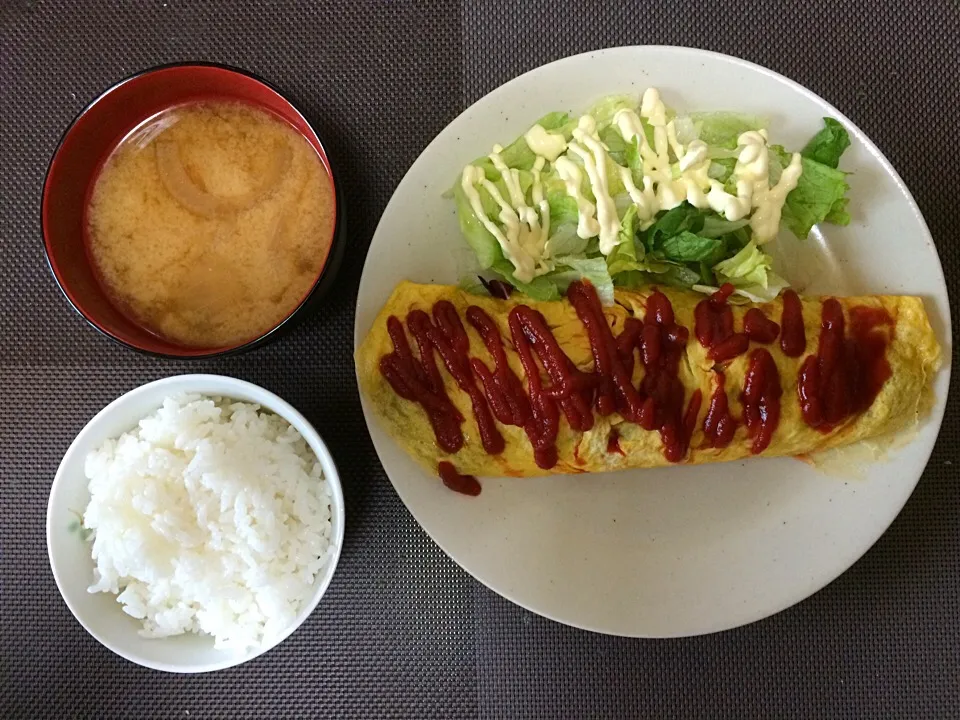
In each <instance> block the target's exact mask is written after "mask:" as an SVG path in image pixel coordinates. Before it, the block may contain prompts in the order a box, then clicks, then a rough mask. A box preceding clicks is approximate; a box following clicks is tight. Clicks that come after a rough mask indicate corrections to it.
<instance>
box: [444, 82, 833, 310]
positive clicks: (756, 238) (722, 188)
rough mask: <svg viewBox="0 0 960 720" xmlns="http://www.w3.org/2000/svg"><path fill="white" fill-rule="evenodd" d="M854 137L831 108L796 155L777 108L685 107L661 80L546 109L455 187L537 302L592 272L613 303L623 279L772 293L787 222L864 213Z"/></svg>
mask: <svg viewBox="0 0 960 720" xmlns="http://www.w3.org/2000/svg"><path fill="white" fill-rule="evenodd" d="M849 144H850V140H849V137H848V135H847V132H846V130H845V129H844V128H843V126H842V125H841V124H840V123H839V122H837V121H836V120H834V119H832V118H824V127H823V128H822V129H821V130H820V131H819V132H818V133H816V135H814V136H813V138H812V139H811V140H810V141H809V142H808V143H807V145H806V146H805V147H804V148H803V149H802V150H801V151H799V152H790V151H788V150H786V149H785V148H783V147H782V146H780V145H773V144H770V143H769V141H768V135H767V122H766V121H765V119H764V118H761V117H757V116H753V115H744V114H737V113H730V112H715V113H690V114H688V115H677V114H676V113H675V112H673V111H671V110H669V109H668V108H666V106H665V105H664V104H663V102H662V101H661V99H660V95H659V93H658V92H657V90H656V89H653V88H651V89H649V90H647V91H646V92H645V93H644V95H643V97H642V99H640V100H639V101H638V98H636V97H630V96H619V95H618V96H612V97H608V98H605V99H603V100H602V101H601V102H600V103H598V104H597V105H596V106H594V107H593V108H592V109H591V110H590V111H589V112H588V113H587V114H585V115H583V116H579V117H577V116H572V115H570V114H569V113H566V112H553V113H550V114H548V115H545V116H544V117H542V118H541V119H540V120H539V121H537V123H536V124H534V125H533V127H531V128H530V130H529V131H527V132H526V133H524V135H523V136H522V137H519V138H517V139H516V140H515V141H514V142H512V143H511V144H509V145H507V146H505V147H501V146H499V145H497V146H494V148H493V151H492V152H491V153H490V154H489V155H487V156H484V157H481V158H478V159H477V160H476V161H474V162H473V163H471V164H470V165H468V166H467V167H466V168H464V170H463V172H462V173H461V175H460V178H459V179H458V181H457V182H456V184H455V185H454V188H453V191H452V195H453V198H454V200H455V202H456V206H457V215H458V218H459V222H460V228H461V230H462V232H463V234H464V236H465V237H466V239H467V241H468V243H469V244H470V247H471V248H472V250H473V252H474V254H475V255H476V258H477V261H478V263H479V266H480V269H481V270H482V271H484V272H485V274H486V275H487V276H496V277H497V279H500V280H502V281H504V282H506V283H509V284H510V285H512V286H513V287H515V288H516V289H517V290H519V291H520V292H522V293H525V294H526V295H529V296H530V297H532V298H534V299H537V300H551V299H556V298H559V297H560V296H561V294H562V293H563V292H564V291H565V290H566V287H567V285H569V284H570V283H571V282H572V281H574V280H578V279H588V280H590V281H591V282H592V283H593V284H594V286H596V288H597V290H598V292H599V294H600V296H601V298H602V299H603V300H604V301H605V302H607V303H610V302H612V301H613V289H614V287H626V288H635V287H639V286H641V285H645V284H664V285H672V286H678V287H685V288H692V289H695V290H699V291H702V292H712V291H713V290H714V289H716V288H717V287H718V286H719V285H721V284H723V283H731V284H732V285H733V286H734V287H735V288H736V294H737V295H739V296H740V297H741V298H746V299H749V300H752V301H755V302H763V301H767V300H770V299H772V298H774V297H776V296H777V294H778V293H779V292H780V291H781V290H782V289H783V288H784V287H786V286H787V283H786V281H785V280H784V279H783V278H781V277H779V276H778V275H777V274H776V273H775V272H774V271H773V269H772V260H771V257H770V255H768V254H767V253H766V252H765V251H764V245H765V244H766V243H768V242H770V241H772V240H774V239H775V238H776V236H777V233H778V231H779V229H780V228H785V229H786V230H789V231H790V232H792V233H793V234H794V235H796V236H797V237H799V238H806V237H807V235H808V233H809V232H810V230H811V228H812V227H813V226H814V225H816V224H818V223H822V222H829V223H835V224H838V225H846V224H847V223H849V222H850V216H849V214H848V212H847V202H848V201H847V198H846V192H847V190H848V189H849V186H848V185H847V182H846V173H844V172H843V171H841V170H839V169H837V166H838V164H839V161H840V156H841V155H842V154H843V152H844V150H845V149H846V148H847V147H848V146H849ZM466 284H467V285H468V286H469V285H470V284H471V283H470V282H469V281H466Z"/></svg>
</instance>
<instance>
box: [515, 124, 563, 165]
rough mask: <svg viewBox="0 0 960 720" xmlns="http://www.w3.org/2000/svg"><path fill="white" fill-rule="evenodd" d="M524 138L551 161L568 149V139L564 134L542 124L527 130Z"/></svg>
mask: <svg viewBox="0 0 960 720" xmlns="http://www.w3.org/2000/svg"><path fill="white" fill-rule="evenodd" d="M523 139H524V140H526V141H527V147H529V148H530V149H531V150H533V152H534V153H535V154H537V155H540V156H541V157H545V158H546V159H547V160H549V161H550V162H553V161H554V160H556V159H557V158H558V157H560V155H561V153H563V151H564V150H566V149H567V141H566V139H565V138H564V137H563V135H561V134H560V133H555V132H549V131H548V130H544V129H543V127H542V126H541V125H534V126H533V127H532V128H530V129H529V130H527V133H526V134H525V135H524V136H523Z"/></svg>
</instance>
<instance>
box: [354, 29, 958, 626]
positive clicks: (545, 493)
mask: <svg viewBox="0 0 960 720" xmlns="http://www.w3.org/2000/svg"><path fill="white" fill-rule="evenodd" d="M649 86H654V87H657V88H659V89H660V90H661V93H662V94H663V97H664V100H665V102H666V103H667V104H668V105H669V106H671V107H673V108H676V109H680V110H688V111H693V110H721V109H728V110H739V111H744V112H754V113H758V114H762V115H766V116H767V117H769V118H770V120H771V134H772V139H773V140H774V141H775V142H779V143H782V144H784V145H786V146H787V147H788V148H799V147H802V146H803V144H804V143H805V142H806V140H807V139H809V137H810V136H811V135H812V134H813V133H814V132H816V131H817V130H818V129H819V128H820V127H821V125H822V123H821V118H822V117H824V116H832V117H835V118H837V119H839V120H840V121H841V122H842V123H844V124H845V125H846V127H847V129H848V130H849V131H850V134H851V137H852V141H853V145H852V147H851V148H850V149H849V150H848V151H847V153H846V154H845V155H844V157H843V161H842V163H841V167H842V169H845V170H850V171H853V172H854V174H853V175H852V177H851V178H850V185H851V189H850V193H849V196H850V198H851V208H850V209H851V213H852V215H853V218H854V220H853V222H852V223H851V224H850V225H849V226H848V227H845V228H840V227H835V226H828V227H826V228H824V229H823V230H822V233H819V232H817V231H815V233H816V235H815V237H811V238H810V239H808V240H807V241H806V242H803V243H801V242H798V241H791V240H790V239H789V238H787V237H785V236H782V237H781V239H780V241H779V242H778V243H777V246H778V251H777V252H778V254H779V255H780V260H781V263H782V265H781V269H782V270H783V271H784V274H785V275H786V276H787V277H788V279H790V280H791V281H792V282H793V283H794V285H795V286H796V287H797V288H798V289H800V290H801V291H804V292H807V293H811V294H818V293H834V294H855V293H892V294H910V295H914V294H916V295H921V296H923V297H924V298H925V300H926V303H927V310H928V312H929V313H930V314H931V317H932V320H933V324H934V330H935V331H936V333H937V337H938V339H939V340H940V341H941V343H942V344H943V345H944V351H945V352H944V357H945V359H946V360H947V361H949V357H950V352H949V347H950V316H949V312H950V310H949V306H948V302H947V290H946V286H945V284H944V279H943V271H942V269H941V267H940V261H939V259H938V257H937V252H936V249H935V248H934V245H933V241H932V239H931V237H930V233H929V231H928V230H927V227H926V225H925V224H924V222H923V218H922V217H921V216H920V213H919V211H918V210H917V207H916V204H915V203H914V201H913V198H912V197H911V195H910V193H909V191H908V190H907V188H906V187H905V186H904V185H903V182H902V181H901V179H900V178H899V177H898V176H897V174H896V172H895V171H894V170H893V168H892V167H891V166H890V164H889V162H887V160H886V159H885V158H884V157H883V156H882V155H881V153H880V151H879V150H878V149H877V148H876V146H874V144H873V143H872V142H870V140H869V139H868V138H867V137H866V136H865V135H864V134H863V133H862V132H861V131H860V130H859V129H858V128H857V127H856V126H854V125H853V123H851V122H850V121H849V120H848V119H847V118H845V117H844V116H843V115H842V114H841V113H840V112H838V111H837V110H836V108H834V107H832V106H830V105H829V104H828V103H826V102H825V101H823V100H822V99H820V98H819V97H817V96H816V95H814V94H813V93H811V92H810V91H808V90H805V89H804V88H802V87H800V86H799V85H797V84H796V83H794V82H792V81H790V80H787V79H786V78H784V77H781V76H780V75H777V74H775V73H773V72H771V71H769V70H765V69H763V68H761V67H758V66H756V65H752V64H750V63H747V62H744V61H742V60H737V59H734V58H730V57H726V56H723V55H717V54H715V53H709V52H704V51H700V50H692V49H686V48H674V47H628V48H617V49H612V50H603V51H598V52H593V53H588V54H585V55H579V56H576V57H572V58H568V59H565V60H561V61H559V62H555V63H552V64H550V65H546V66H544V67H541V68H538V69H537V70H534V71H532V72H529V73H527V74H526V75H523V76H521V77H519V78H517V79H515V80H513V81H511V82H509V83H507V84H506V85H504V86H502V87H500V88H498V89H497V90H495V91H493V92H492V93H490V94H489V95H487V96H486V97H484V98H483V99H481V100H480V101H479V102H477V103H476V104H474V105H473V106H472V107H470V108H468V109H467V110H466V111H465V112H464V113H463V114H462V115H460V117H458V118H457V119H456V120H454V121H453V122H452V123H451V124H450V125H449V126H448V127H447V128H446V129H444V130H443V132H441V133H440V134H439V135H438V136H437V138H436V139H435V140H434V141H433V142H432V143H430V145H429V146H428V147H427V149H426V150H424V152H423V154H422V155H421V156H420V157H419V159H418V160H417V161H416V162H415V163H414V165H413V167H411V168H410V171H409V172H408V173H407V175H406V177H404V179H403V181H402V182H401V184H400V186H399V187H398V188H397V191H396V193H395V194H394V196H393V198H392V200H391V201H390V203H389V205H388V206H387V209H386V211H385V212H384V214H383V217H382V218H381V220H380V225H379V227H378V228H377V232H376V235H375V236H374V238H373V243H372V245H371V247H370V252H369V255H368V257H367V261H366V266H365V267H364V272H363V279H362V281H361V283H360V294H359V298H358V301H357V316H356V328H355V333H356V334H355V342H356V343H357V344H359V342H360V340H361V339H362V338H363V337H364V336H365V335H366V333H367V331H368V330H369V328H370V325H371V323H372V322H373V319H374V317H375V316H376V314H377V312H378V311H379V310H380V308H381V307H382V306H383V303H384V302H385V301H386V300H387V298H388V296H389V295H390V292H391V291H392V290H393V288H394V286H395V285H396V284H397V283H398V282H400V281H401V280H403V279H409V280H414V281H419V282H440V283H442V282H446V283H456V282H457V281H458V279H459V278H458V275H459V269H458V268H459V267H460V265H459V263H458V258H459V257H460V256H461V254H462V253H463V252H464V250H463V248H464V247H465V246H466V243H465V241H464V240H462V239H461V236H460V233H459V230H458V227H457V221H456V216H455V213H454V208H453V203H452V202H451V201H449V200H445V199H444V198H442V197H441V195H442V193H443V192H444V191H446V190H447V189H448V188H449V187H451V185H452V184H453V182H454V180H455V179H456V177H457V175H458V173H459V172H460V170H461V169H462V167H463V166H464V165H465V164H466V163H468V162H470V161H471V160H473V159H474V158H476V157H478V156H480V155H483V154H485V153H487V152H489V149H490V147H491V146H492V145H493V144H494V143H496V142H501V143H506V142H510V141H512V140H513V139H514V138H515V137H517V136H518V135H520V134H521V133H522V132H524V131H525V130H526V128H527V127H529V125H530V124H532V123H533V122H534V121H536V119H537V118H538V117H540V116H542V115H543V114H545V113H547V112H549V111H551V110H571V111H574V112H578V111H579V112H582V111H583V110H585V109H586V108H587V107H588V106H590V105H591V104H592V103H593V101H595V100H596V99H598V98H599V97H601V96H603V95H607V94H611V93H621V92H634V93H637V94H639V93H642V92H643V90H644V89H645V88H647V87H649ZM948 383H949V368H945V369H944V370H943V371H942V372H940V373H939V375H938V376H937V378H936V381H935V391H936V397H937V401H936V405H935V407H934V409H933V412H932V414H931V415H930V416H929V417H928V418H927V420H926V421H925V423H924V424H923V425H922V426H921V428H920V430H919V433H918V435H917V436H916V437H915V438H914V439H913V440H912V441H911V442H910V443H909V445H907V446H905V447H903V448H901V449H900V450H898V451H896V452H894V453H891V454H890V456H889V457H888V458H887V459H886V460H885V461H883V462H876V463H873V464H871V465H870V466H869V467H868V472H867V476H866V477H865V478H863V479H861V480H855V479H852V478H850V477H846V478H845V477H830V476H827V475H825V474H823V473H821V472H819V471H817V470H814V469H811V468H810V467H808V466H807V465H805V464H803V463H801V462H799V461H797V460H793V459H764V460H749V461H745V462H735V463H727V464H720V465H707V466H698V467H674V468H667V469H659V470H634V471H624V472H620V473H608V474H602V475H591V476H579V477H577V476H572V477H562V476H557V477H547V478H536V479H519V480H518V479H485V480H484V481H483V493H482V494H481V495H480V496H479V497H478V498H467V497H464V496H462V495H458V494H456V493H453V492H450V491H449V490H447V489H446V488H445V487H444V486H443V485H442V484H441V482H440V481H439V480H438V479H437V478H436V477H434V476H432V475H429V474H428V473H426V472H425V471H424V470H423V469H421V468H420V467H419V466H418V465H417V464H415V463H414V462H413V461H412V460H410V459H409V458H408V457H407V456H406V454H405V453H404V452H403V451H402V450H401V449H400V448H399V447H397V445H395V444H394V443H393V442H392V441H391V440H390V439H389V438H388V437H387V435H386V434H385V433H384V432H382V431H381V429H380V428H379V426H378V424H377V421H376V418H375V417H373V416H372V415H371V413H370V410H369V408H368V407H367V406H366V405H364V413H365V414H366V418H367V424H368V426H369V428H370V433H371V435H372V437H373V442H374V445H375V446H376V449H377V453H378V454H379V456H380V460H381V461H382V463H383V466H384V468H385V469H386V472H387V475H388V476H389V477H390V480H391V481H392V482H393V485H394V487H395V488H396V489H397V492H398V493H399V494H400V497H401V498H402V499H403V501H404V503H405V504H406V505H407V507H408V508H409V509H410V511H411V512H412V513H413V515H414V517H415V518H416V519H417V521H418V522H419V523H420V524H421V525H422V526H423V528H424V529H425V530H426V531H427V532H428V533H429V534H430V536H431V537H432V538H433V539H434V540H435V541H436V542H437V543H438V544H439V545H440V547H442V548H443V549H444V550H445V551H446V552H447V553H448V554H449V555H450V557H452V558H453V559H454V560H455V561H456V562H458V563H459V564H460V565H462V566H463V567H464V569H466V570H467V571H468V572H469V573H470V574H472V575H473V576H474V577H476V578H477V579H478V580H480V581H481V582H483V583H484V584H486V585H488V586H489V587H490V588H492V589H493V590H495V591H496V592H498V593H500V594H501V595H503V596H504V597H506V598H509V599H510V600H512V601H514V602H516V603H518V604H520V605H522V606H524V607H526V608H528V609H530V610H533V611H534V612H537V613H540V614H542V615H545V616H547V617H550V618H553V619H555V620H559V621H561V622H565V623H568V624H570V625H575V626H578V627H582V628H586V629H590V630H596V631H600V632H606V633H613V634H617V635H629V636H646V637H664V636H678V635H695V634H701V633H708V632H713V631H718V630H724V629H727V628H732V627H736V626H737V625H742V624H744V623H748V622H751V621H754V620H758V619H760V618H763V617H765V616H767V615H770V614H772V613H775V612H777V611H779V610H782V609H783V608H786V607H788V606H790V605H792V604H794V603H796V602H798V601H800V600H802V599H803V598H805V597H807V596H808V595H810V594H811V593H813V592H815V591H816V590H819V589H820V588H822V587H823V586H824V585H826V584H827V583H829V582H830V581H831V580H833V579H834V578H836V577H837V576H838V575H839V574H840V573H842V572H843V571H844V570H845V569H847V568H848V567H849V566H850V565H851V564H853V562H854V561H856V560H857V558H859V557H860V556H861V555H862V554H863V553H864V552H866V550H867V549H868V548H869V547H870V546H871V545H873V543H874V542H876V540H877V539H878V538H879V537H880V535H881V534H882V533H883V532H884V530H886V528H887V527H888V526H889V524H890V523H891V522H892V521H893V519H894V517H896V515H897V513H898V512H899V511H900V509H901V508H902V507H903V505H904V503H905V502H906V500H907V498H908V497H909V495H910V493H911V492H912V491H913V488H914V486H915V485H916V483H917V480H918V479H919V478H920V474H921V472H922V471H923V468H924V466H925V465H926V462H927V460H928V459H929V457H930V452H931V450H932V448H933V444H934V441H935V439H936V436H937V432H938V430H939V428H940V421H941V419H942V417H943V411H944V405H945V401H946V396H947V387H948Z"/></svg>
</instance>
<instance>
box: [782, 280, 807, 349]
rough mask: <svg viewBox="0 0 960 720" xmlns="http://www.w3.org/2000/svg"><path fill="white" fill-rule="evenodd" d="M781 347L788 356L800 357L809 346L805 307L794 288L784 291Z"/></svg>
mask: <svg viewBox="0 0 960 720" xmlns="http://www.w3.org/2000/svg"><path fill="white" fill-rule="evenodd" d="M780 326H781V329H782V332H781V334H780V349H781V350H783V354H784V355H786V356H787V357H800V356H801V355H802V354H803V351H804V350H805V349H806V347H807V334H806V331H805V330H804V328H803V307H802V306H801V305H800V297H799V296H798V295H797V294H796V293H795V292H794V291H793V290H785V291H784V293H783V315H782V316H781V317H780Z"/></svg>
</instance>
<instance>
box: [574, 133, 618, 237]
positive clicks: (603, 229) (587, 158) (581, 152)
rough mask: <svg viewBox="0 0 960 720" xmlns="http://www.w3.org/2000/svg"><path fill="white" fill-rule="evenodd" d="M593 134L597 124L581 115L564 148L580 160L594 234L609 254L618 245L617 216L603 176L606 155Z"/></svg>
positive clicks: (605, 174) (605, 173) (606, 177)
mask: <svg viewBox="0 0 960 720" xmlns="http://www.w3.org/2000/svg"><path fill="white" fill-rule="evenodd" d="M596 133H597V123H596V122H595V121H594V119H593V118H592V117H590V116H589V115H584V116H583V117H582V118H580V122H579V123H578V124H577V128H576V130H574V131H573V138H574V140H576V141H577V142H575V143H570V144H569V146H568V149H569V151H570V152H572V153H573V154H575V155H576V156H577V157H579V158H580V160H582V161H583V169H584V170H586V171H587V177H589V178H590V186H591V189H592V190H593V197H594V199H595V200H596V208H597V223H598V224H599V226H600V230H599V232H598V233H597V234H598V235H599V236H600V252H601V253H603V254H604V255H609V254H610V253H611V252H612V251H613V249H614V248H615V247H616V246H617V245H619V244H620V218H619V217H617V207H616V205H614V202H613V198H612V197H611V196H610V180H609V177H608V176H607V162H608V160H609V155H608V154H607V148H606V146H604V144H603V143H602V142H600V138H599V137H597V134H596ZM581 237H583V236H582V235H581Z"/></svg>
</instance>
